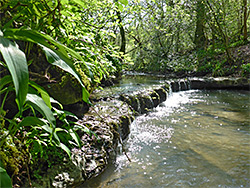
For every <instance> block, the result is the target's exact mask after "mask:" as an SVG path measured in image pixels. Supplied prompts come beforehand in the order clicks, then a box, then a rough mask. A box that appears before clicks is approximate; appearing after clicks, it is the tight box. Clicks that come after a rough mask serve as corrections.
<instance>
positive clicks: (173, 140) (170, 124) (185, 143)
mask: <svg viewBox="0 0 250 188" xmlns="http://www.w3.org/2000/svg"><path fill="white" fill-rule="evenodd" d="M126 83H127V84H128V83H131V80H130V81H127V82H126V80H124V81H123V83H122V84H123V86H124V85H126ZM151 83H152V85H154V84H156V82H154V80H153V81H152V82H151ZM139 84H141V85H142V84H143V82H141V83H140V82H139ZM132 85H133V84H132ZM141 85H139V86H141ZM149 85H151V84H149ZM128 86H129V88H130V89H131V87H132V86H131V84H130V85H129V84H128ZM133 87H135V85H133ZM133 87H132V88H133ZM150 87H151V86H150ZM124 88H125V87H123V89H124ZM249 112H250V92H249V91H233V90H188V91H180V92H173V93H170V94H169V96H168V99H167V100H166V101H165V102H163V103H161V104H160V105H159V106H157V107H156V108H154V109H153V110H152V111H151V112H149V113H148V114H144V115H140V116H138V117H137V118H136V119H135V121H133V123H132V124H131V133H130V135H129V138H128V139H127V140H126V141H124V145H125V146H126V151H127V155H128V156H129V157H130V158H131V162H129V161H128V159H127V157H126V155H125V154H124V153H123V152H122V149H121V148H120V151H119V152H118V155H117V156H116V159H115V160H114V162H113V163H111V164H110V165H109V166H108V167H107V169H106V170H105V171H104V172H103V173H102V174H101V175H99V176H98V177H96V178H94V179H92V180H89V181H87V182H85V184H84V185H83V187H91V188H92V187H104V188H107V187H109V188H110V187H114V188H115V187H116V188H117V187H118V188H125V187H126V188H138V187H144V188H147V187H149V188H152V187H230V188H231V187H250V128H249V127H250V118H249V117H250V116H249V115H250V114H249Z"/></svg>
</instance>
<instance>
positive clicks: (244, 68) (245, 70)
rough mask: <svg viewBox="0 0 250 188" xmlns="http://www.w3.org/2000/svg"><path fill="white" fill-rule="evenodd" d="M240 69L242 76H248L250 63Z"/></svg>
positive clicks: (249, 74)
mask: <svg viewBox="0 0 250 188" xmlns="http://www.w3.org/2000/svg"><path fill="white" fill-rule="evenodd" d="M241 69H242V73H241V74H242V76H247V77H249V76H250V63H247V64H243V65H241Z"/></svg>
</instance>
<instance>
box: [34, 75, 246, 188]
mask: <svg viewBox="0 0 250 188" xmlns="http://www.w3.org/2000/svg"><path fill="white" fill-rule="evenodd" d="M249 88H250V79H246V78H186V79H182V80H168V81H164V83H162V84H159V85H157V86H152V87H151V88H148V89H140V85H138V89H137V90H133V91H126V93H119V94H114V95H112V96H111V95H110V96H105V97H99V98H98V97H96V98H95V100H94V101H95V102H94V105H93V106H92V107H90V109H89V111H88V112H87V113H86V114H85V115H84V117H83V118H82V119H80V120H79V121H78V122H77V124H78V125H79V130H78V133H79V135H80V137H81V140H82V144H83V146H82V147H81V148H73V149H72V151H71V152H72V156H71V160H67V161H62V163H61V164H60V165H55V166H53V168H51V169H48V171H47V173H46V175H45V176H44V177H43V178H42V179H40V180H39V181H37V182H35V183H33V187H58V188H61V187H77V186H79V185H80V184H82V183H83V182H85V181H86V180H88V179H90V178H92V177H95V176H97V175H99V174H100V173H101V172H103V171H104V170H105V168H106V167H107V164H108V162H109V159H110V158H111V159H112V158H113V157H114V156H115V154H116V148H117V146H118V145H119V144H120V145H121V147H122V144H123V140H125V139H126V138H127V136H128V135H129V133H130V124H131V122H132V121H133V120H134V118H135V116H137V115H139V114H143V113H147V112H149V111H150V109H152V108H154V107H156V106H157V105H158V104H160V103H162V102H163V101H165V100H166V99H167V98H168V96H169V94H170V93H171V92H176V91H183V90H189V89H244V90H249ZM86 125H87V127H88V128H89V129H90V130H91V131H92V132H93V133H94V134H86V132H85V131H84V127H85V126H86ZM122 148H123V147H122ZM123 152H125V154H126V151H123ZM128 160H129V157H128Z"/></svg>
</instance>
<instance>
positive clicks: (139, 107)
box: [135, 97, 142, 114]
mask: <svg viewBox="0 0 250 188" xmlns="http://www.w3.org/2000/svg"><path fill="white" fill-rule="evenodd" d="M135 100H136V103H137V111H138V112H139V114H141V113H142V110H141V104H140V101H139V99H138V98H137V97H136V98H135Z"/></svg>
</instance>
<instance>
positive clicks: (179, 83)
mask: <svg viewBox="0 0 250 188" xmlns="http://www.w3.org/2000/svg"><path fill="white" fill-rule="evenodd" d="M177 83H178V86H179V87H178V88H179V91H181V81H180V80H179V81H178V82H177Z"/></svg>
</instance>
